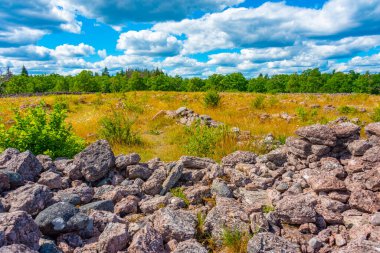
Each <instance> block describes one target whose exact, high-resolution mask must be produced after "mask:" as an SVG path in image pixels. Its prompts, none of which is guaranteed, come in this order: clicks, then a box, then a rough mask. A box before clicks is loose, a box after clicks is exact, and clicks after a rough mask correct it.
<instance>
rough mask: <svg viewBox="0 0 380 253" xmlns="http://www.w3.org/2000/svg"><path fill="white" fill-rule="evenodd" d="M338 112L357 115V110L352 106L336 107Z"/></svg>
mask: <svg viewBox="0 0 380 253" xmlns="http://www.w3.org/2000/svg"><path fill="white" fill-rule="evenodd" d="M338 112H340V113H342V114H352V113H357V112H358V109H356V108H355V107H353V106H348V105H344V106H340V107H338Z"/></svg>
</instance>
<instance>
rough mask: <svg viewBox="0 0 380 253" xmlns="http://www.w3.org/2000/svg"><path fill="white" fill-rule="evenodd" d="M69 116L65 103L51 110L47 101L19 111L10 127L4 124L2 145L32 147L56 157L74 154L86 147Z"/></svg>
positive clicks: (0, 126) (38, 151)
mask: <svg viewBox="0 0 380 253" xmlns="http://www.w3.org/2000/svg"><path fill="white" fill-rule="evenodd" d="M66 117H67V115H66V110H65V109H63V107H62V105H61V104H56V105H54V107H53V110H52V111H51V112H49V111H48V109H47V108H46V107H45V106H44V104H43V103H41V104H40V105H38V106H37V107H35V108H30V109H28V110H27V111H26V112H21V111H18V110H17V111H15V117H14V121H15V123H14V124H13V125H12V126H11V127H10V128H8V129H7V128H6V127H5V126H4V125H2V124H0V148H1V149H5V148H9V147H12V148H16V149H18V150H20V151H26V150H30V151H31V152H32V153H34V154H47V155H49V156H51V157H52V158H57V157H72V156H74V155H75V154H76V153H78V152H80V151H81V150H82V149H83V148H84V146H85V142H84V140H82V139H81V138H79V137H78V136H76V135H75V134H74V133H73V131H72V127H71V125H68V124H66V123H65V119H66Z"/></svg>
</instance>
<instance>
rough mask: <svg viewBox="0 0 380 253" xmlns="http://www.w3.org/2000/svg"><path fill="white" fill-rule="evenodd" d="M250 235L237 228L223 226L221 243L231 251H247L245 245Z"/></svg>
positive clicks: (237, 252)
mask: <svg viewBox="0 0 380 253" xmlns="http://www.w3.org/2000/svg"><path fill="white" fill-rule="evenodd" d="M250 237H251V236H250V235H249V234H247V233H243V232H240V231H239V230H238V229H228V228H225V229H223V231H222V244H223V246H224V247H225V248H227V249H228V250H230V251H231V252H236V253H243V252H247V245H248V241H249V239H250Z"/></svg>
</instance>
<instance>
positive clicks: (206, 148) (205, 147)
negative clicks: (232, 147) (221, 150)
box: [184, 122, 226, 157]
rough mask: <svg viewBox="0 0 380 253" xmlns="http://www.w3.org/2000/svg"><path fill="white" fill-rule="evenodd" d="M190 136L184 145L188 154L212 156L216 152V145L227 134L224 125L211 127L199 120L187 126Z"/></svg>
mask: <svg viewBox="0 0 380 253" xmlns="http://www.w3.org/2000/svg"><path fill="white" fill-rule="evenodd" d="M185 131H186V134H187V136H188V140H187V144H186V145H185V146H184V149H185V152H186V153H187V154H188V155H193V156H200V157H210V156H212V155H213V154H214V153H215V148H216V145H217V144H218V142H219V141H221V140H222V139H223V137H224V135H225V132H226V131H225V130H224V128H222V127H218V128H211V127H208V126H205V125H202V124H200V122H197V123H195V124H193V125H192V126H190V127H186V129H185Z"/></svg>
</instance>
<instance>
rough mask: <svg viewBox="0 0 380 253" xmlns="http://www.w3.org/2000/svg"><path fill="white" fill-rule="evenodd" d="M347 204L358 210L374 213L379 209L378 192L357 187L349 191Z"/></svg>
mask: <svg viewBox="0 0 380 253" xmlns="http://www.w3.org/2000/svg"><path fill="white" fill-rule="evenodd" d="M349 204H350V206H351V207H352V208H355V209H358V210H360V211H364V212H368V213H375V212H377V211H379V210H380V192H372V191H368V190H361V189H357V190H356V191H353V192H352V193H351V197H350V200H349Z"/></svg>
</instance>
